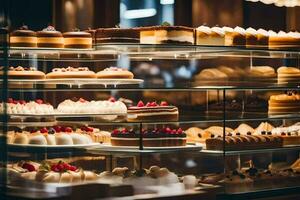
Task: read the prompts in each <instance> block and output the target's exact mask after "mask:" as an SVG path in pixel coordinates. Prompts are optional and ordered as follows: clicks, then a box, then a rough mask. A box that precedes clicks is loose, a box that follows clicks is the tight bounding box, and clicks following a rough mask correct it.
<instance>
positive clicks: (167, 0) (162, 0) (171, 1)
mask: <svg viewBox="0 0 300 200" xmlns="http://www.w3.org/2000/svg"><path fill="white" fill-rule="evenodd" d="M160 4H161V5H170V4H174V0H160Z"/></svg>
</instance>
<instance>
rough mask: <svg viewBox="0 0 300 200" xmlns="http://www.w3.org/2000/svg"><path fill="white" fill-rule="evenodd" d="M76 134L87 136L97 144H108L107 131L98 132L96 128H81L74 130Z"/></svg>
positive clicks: (108, 136) (108, 134)
mask: <svg viewBox="0 0 300 200" xmlns="http://www.w3.org/2000/svg"><path fill="white" fill-rule="evenodd" d="M76 133H82V134H87V135H89V136H90V137H91V139H92V140H93V141H94V142H97V143H110V132H108V131H100V130H99V129H97V128H93V127H89V126H82V127H81V128H80V129H77V130H76Z"/></svg>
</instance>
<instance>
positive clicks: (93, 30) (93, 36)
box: [85, 28, 96, 45]
mask: <svg viewBox="0 0 300 200" xmlns="http://www.w3.org/2000/svg"><path fill="white" fill-rule="evenodd" d="M85 32H87V33H90V34H91V36H92V41H93V45H95V44H96V30H95V29H91V28H88V30H85Z"/></svg>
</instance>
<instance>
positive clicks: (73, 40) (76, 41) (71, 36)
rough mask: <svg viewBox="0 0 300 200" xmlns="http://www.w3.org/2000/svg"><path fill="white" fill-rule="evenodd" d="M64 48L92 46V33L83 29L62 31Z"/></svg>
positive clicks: (87, 47)
mask: <svg viewBox="0 0 300 200" xmlns="http://www.w3.org/2000/svg"><path fill="white" fill-rule="evenodd" d="M63 36H64V43H65V45H64V47H65V48H80V49H89V48H92V46H93V39H92V35H91V34H90V33H88V32H83V31H72V32H65V33H63Z"/></svg>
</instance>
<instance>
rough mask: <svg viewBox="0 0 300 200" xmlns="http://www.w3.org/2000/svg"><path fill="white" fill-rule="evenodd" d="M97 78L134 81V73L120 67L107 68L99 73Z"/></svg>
mask: <svg viewBox="0 0 300 200" xmlns="http://www.w3.org/2000/svg"><path fill="white" fill-rule="evenodd" d="M97 78H103V79H133V73H131V72H130V71H128V70H126V69H122V68H118V67H109V68H105V69H104V70H102V71H99V72H98V73H97Z"/></svg>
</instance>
